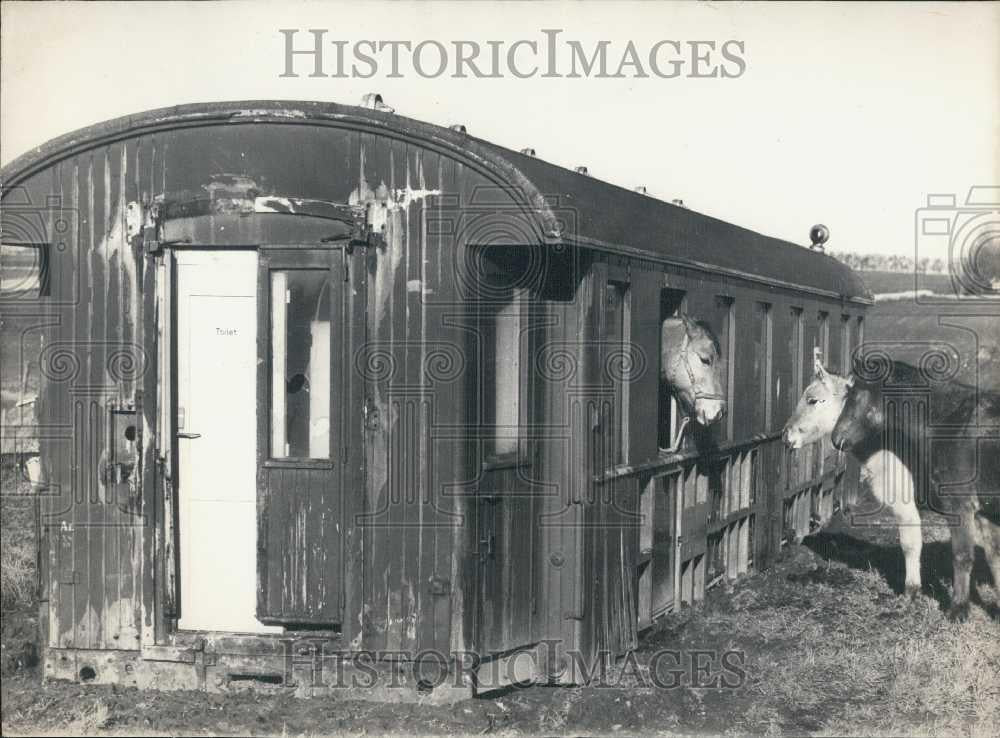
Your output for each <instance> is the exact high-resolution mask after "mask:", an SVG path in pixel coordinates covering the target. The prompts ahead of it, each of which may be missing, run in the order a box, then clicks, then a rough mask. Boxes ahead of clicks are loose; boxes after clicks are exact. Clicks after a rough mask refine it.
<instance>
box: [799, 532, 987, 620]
mask: <svg viewBox="0 0 1000 738" xmlns="http://www.w3.org/2000/svg"><path fill="white" fill-rule="evenodd" d="M802 545H804V546H806V547H807V548H809V549H810V550H812V551H813V552H814V553H815V554H816V555H818V556H821V557H822V558H824V559H826V560H827V561H831V560H832V561H839V562H841V563H843V564H846V565H847V566H848V567H850V568H851V569H859V570H867V569H874V570H875V571H877V572H878V573H879V574H881V575H882V577H884V578H885V581H886V583H887V584H888V585H889V587H891V588H892V590H893V592H895V593H896V594H899V595H901V594H903V592H904V590H905V579H904V575H905V571H906V564H905V562H904V560H903V550H902V549H901V548H900V547H899V544H898V543H897V544H893V545H880V544H877V543H872V542H871V541H866V540H864V539H863V538H856V537H854V536H852V535H850V534H848V533H844V532H843V531H826V530H821V531H818V532H816V533H814V534H812V535H810V536H807V537H806V538H805V539H804V540H803V541H802ZM953 575H954V569H953V567H952V562H951V542H950V541H929V542H926V543H924V546H923V549H922V550H921V552H920V578H921V582H922V584H923V589H922V591H923V593H924V594H925V595H928V596H930V597H932V598H934V600H936V601H937V603H938V604H939V605H940V607H941V609H943V610H947V609H948V608H949V607H950V606H951V585H952V578H953ZM972 582H973V584H974V585H978V584H980V583H983V584H991V583H993V577H992V575H991V574H990V570H989V566H988V565H987V563H986V558H985V556H984V555H983V551H982V549H981V548H979V547H977V548H976V561H975V564H974V565H973V567H972ZM994 586H997V587H998V588H1000V582H997V583H994ZM972 600H973V602H976V603H977V604H979V605H981V606H983V607H984V608H985V609H986V610H987V611H988V612H989V614H990V615H991V616H992V617H994V618H996V617H997V615H998V610H1000V608H998V607H997V605H987V604H985V603H984V602H983V601H982V600H981V599H980V598H979V595H978V593H977V592H975V591H974V592H973V595H972Z"/></svg>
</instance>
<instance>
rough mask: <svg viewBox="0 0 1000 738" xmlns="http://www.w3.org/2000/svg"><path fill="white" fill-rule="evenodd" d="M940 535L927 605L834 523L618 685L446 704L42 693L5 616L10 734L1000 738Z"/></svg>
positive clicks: (932, 536)
mask: <svg viewBox="0 0 1000 738" xmlns="http://www.w3.org/2000/svg"><path fill="white" fill-rule="evenodd" d="M6 481H9V480H6ZM27 511H28V508H27V506H26V505H25V504H24V500H19V499H15V498H11V497H10V496H9V495H8V496H5V498H4V500H3V518H4V531H5V533H6V532H9V531H10V530H12V529H14V528H20V529H21V530H22V531H27V530H28V528H27V527H25V526H26V525H27V519H28V512H27ZM868 522H869V524H870V523H871V522H873V521H870V520H869V521H868ZM883 522H885V521H883ZM927 522H928V523H929V525H927V526H925V547H924V552H923V553H924V555H923V574H924V581H925V586H924V593H923V595H922V596H921V597H919V598H918V599H917V600H915V601H911V600H909V599H906V598H904V597H902V596H900V592H901V591H902V573H903V561H902V555H901V553H900V551H899V547H898V544H897V540H898V534H897V533H896V531H895V530H894V529H892V528H891V527H870V525H869V526H868V527H857V526H855V527H852V526H851V525H850V523H849V522H848V521H846V520H844V519H842V518H838V519H836V520H835V521H833V523H832V524H831V525H830V526H828V527H827V529H825V530H823V531H821V532H819V533H818V534H816V535H813V536H810V537H809V538H807V539H806V540H805V542H804V543H803V545H798V546H792V547H790V548H788V549H786V551H785V552H784V554H783V556H782V557H781V559H780V560H779V561H778V562H777V564H776V565H775V566H773V567H772V568H771V569H770V570H768V571H766V572H761V573H757V574H755V575H753V576H750V577H747V578H746V579H744V580H742V581H741V582H740V583H738V584H737V585H736V586H735V587H733V588H731V589H728V591H727V588H725V587H717V588H715V589H714V590H712V591H711V592H710V593H709V595H708V597H707V599H706V601H705V602H704V603H703V604H702V605H700V606H698V607H696V608H687V609H684V610H683V611H682V612H680V613H676V614H674V615H672V616H669V617H668V618H666V619H665V620H664V621H663V622H662V623H660V624H659V626H658V627H657V628H655V629H654V630H653V631H652V632H651V633H648V634H647V635H646V637H645V638H644V639H643V641H642V643H641V647H640V650H639V653H638V654H637V658H636V662H635V663H628V662H626V663H619V664H617V665H615V666H614V667H612V669H611V670H610V671H609V676H608V679H607V680H606V683H610V685H611V686H606V687H585V688H556V687H545V686H532V687H526V688H513V689H508V690H507V691H504V692H502V693H493V694H490V695H486V696H482V697H479V698H477V699H474V700H468V701H465V702H462V703H458V704H456V705H452V706H447V707H433V706H423V705H398V704H395V705H389V704H378V703H372V702H364V701H352V700H350V699H342V698H337V699H313V700H297V699H294V698H290V697H281V696H263V695H255V694H252V693H243V694H237V695H226V696H219V695H207V694H203V693H198V692H175V693H156V692H145V693H143V692H139V691H137V690H134V689H118V688H113V687H102V686H83V685H77V684H69V683H53V682H50V683H43V682H42V681H41V678H40V672H39V669H38V667H37V665H36V664H34V663H33V659H32V658H31V656H32V654H33V653H34V647H33V641H34V637H35V634H34V625H35V620H34V618H35V613H34V611H33V609H32V608H28V607H21V608H14V609H11V608H8V609H7V610H6V611H5V612H4V614H3V647H4V648H3V652H4V660H3V671H4V676H3V681H2V688H0V689H2V723H3V734H4V735H24V734H37V733H48V734H54V735H59V734H82V733H86V734H122V735H132V734H137V733H144V734H145V733H148V734H171V735H205V734H240V735H282V736H286V735H322V734H331V733H354V734H388V733H405V734H444V733H459V734H498V735H499V734H503V735H514V734H539V733H541V734H547V735H606V734H612V735H613V734H623V735H628V734H636V733H656V734H661V735H678V734H688V735H690V734H726V735H738V734H764V735H787V734H795V735H803V734H810V735H848V734H855V735H857V734H864V735H982V736H987V735H988V736H994V735H998V734H1000V677H998V674H1000V628H998V626H997V624H996V622H995V621H993V620H991V619H990V617H989V614H993V615H994V616H995V615H996V613H997V610H998V606H1000V597H998V596H997V591H996V590H995V589H994V588H993V587H992V586H990V584H989V583H990V582H991V579H990V576H989V574H988V572H987V571H986V568H985V566H984V563H983V562H982V561H979V562H978V563H977V568H976V572H975V578H976V580H977V581H978V583H979V590H980V592H981V594H982V597H981V600H980V602H979V606H977V607H976V608H974V614H973V617H972V619H971V621H970V622H968V623H965V624H961V625H956V624H953V623H951V622H949V621H948V620H947V618H945V616H944V612H943V610H944V608H945V607H946V606H947V604H948V600H949V591H950V581H949V580H950V576H951V564H950V552H949V550H950V546H949V543H948V532H947V529H945V528H943V527H938V526H935V525H934V523H935V522H936V523H938V524H939V525H940V521H939V520H936V519H934V518H933V517H929V518H928V519H927ZM25 534H26V533H25ZM663 649H670V650H673V651H677V652H680V654H679V657H678V658H674V657H671V658H672V659H673V660H671V661H668V662H666V663H668V664H669V665H670V666H672V667H675V668H676V665H677V664H680V669H679V672H680V676H679V678H673V679H662V678H661V687H657V686H654V685H652V684H651V682H650V679H649V678H648V677H649V676H650V674H649V671H648V670H649V666H650V664H651V663H655V661H656V659H655V657H654V654H656V653H657V651H659V650H663ZM698 651H709V652H715V653H716V654H718V653H720V652H730V653H731V654H738V656H734V657H733V658H735V659H738V660H737V661H735V662H731V663H737V664H738V665H739V666H740V669H739V670H738V672H730V673H728V674H727V675H724V676H729V677H730V678H728V679H725V678H723V679H719V680H718V684H716V685H711V682H712V678H711V677H709V678H707V679H701V681H699V682H696V683H697V684H702V685H704V684H709V686H700V687H699V686H693V684H694V683H693V682H692V678H693V677H692V675H691V667H692V660H693V659H694V658H697V657H696V656H695V655H694V654H695V653H696V652H698ZM709 658H710V659H711V658H712V657H709ZM660 663H661V665H662V663H663V662H662V661H661V662H660ZM715 664H716V672H718V661H715ZM739 673H741V674H742V676H739V678H736V676H734V675H737V674H739ZM664 682H666V683H665V684H664ZM670 682H677V683H676V684H672V683H670Z"/></svg>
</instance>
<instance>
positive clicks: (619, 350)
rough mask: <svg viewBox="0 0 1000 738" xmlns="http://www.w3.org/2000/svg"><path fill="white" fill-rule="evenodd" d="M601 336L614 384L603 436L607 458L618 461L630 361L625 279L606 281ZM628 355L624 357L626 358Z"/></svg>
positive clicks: (622, 456) (624, 443)
mask: <svg viewBox="0 0 1000 738" xmlns="http://www.w3.org/2000/svg"><path fill="white" fill-rule="evenodd" d="M604 321H605V322H604V326H605V339H606V340H607V342H608V351H609V352H610V353H609V356H608V362H607V363H606V364H605V366H606V367H607V369H608V371H609V374H610V375H611V376H610V378H611V382H612V384H613V385H614V393H615V400H614V411H615V419H614V425H615V427H614V429H613V430H612V432H611V433H610V434H609V435H608V436H607V437H608V438H609V440H610V443H611V447H610V448H609V449H608V458H609V459H610V460H611V462H612V463H615V464H621V463H624V462H625V461H626V460H627V459H628V406H629V396H628V392H629V376H628V370H629V366H630V364H631V349H632V336H631V322H632V321H631V316H630V305H629V288H628V284H627V283H625V282H608V289H607V293H606V298H605V307H604ZM626 357H628V358H626Z"/></svg>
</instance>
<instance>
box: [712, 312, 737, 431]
mask: <svg viewBox="0 0 1000 738" xmlns="http://www.w3.org/2000/svg"><path fill="white" fill-rule="evenodd" d="M715 306H716V310H717V311H718V312H720V313H722V323H723V326H722V333H721V335H720V338H719V341H720V342H721V343H722V353H723V356H722V360H723V361H724V362H725V367H726V371H725V373H724V375H723V381H724V382H725V385H726V386H725V393H726V405H727V406H728V407H729V412H728V413H726V438H727V439H728V440H730V441H731V440H733V434H734V432H735V431H734V429H735V426H734V425H733V419H734V418H735V417H736V406H735V403H736V394H735V392H734V389H735V385H736V301H735V300H734V299H733V298H732V297H729V296H728V295H718V296H716V298H715Z"/></svg>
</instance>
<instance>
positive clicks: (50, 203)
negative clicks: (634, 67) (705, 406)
mask: <svg viewBox="0 0 1000 738" xmlns="http://www.w3.org/2000/svg"><path fill="white" fill-rule="evenodd" d="M532 154H533V152H530V151H526V152H522V153H517V152H514V151H510V150H507V149H504V148H501V147H499V146H495V145H492V144H490V143H487V142H485V141H482V140H479V139H476V138H474V137H472V136H470V135H468V134H467V133H466V132H465V130H464V129H463V128H461V127H453V128H450V129H449V128H443V127H438V126H434V125H429V124H425V123H422V122H418V121H414V120H409V119H406V118H403V117H401V116H397V115H394V114H392V113H390V112H386V111H384V110H378V109H373V108H372V107H363V108H357V107H346V106H340V105H334V104H327V103H291V102H240V103H215V104H199V105H186V106H181V107H175V108H168V109H161V110H156V111H152V112H148V113H143V114H139V115H135V116H129V117H125V118H120V119H118V120H114V121H111V122H108V123H104V124H100V125H97V126H94V127H91V128H88V129H85V130H82V131H79V132H76V133H73V134H70V135H68V136H64V137H62V138H59V139H56V140H54V141H52V142H51V143H49V144H46V145H45V146H43V147H41V148H40V149H38V150H36V151H32V152H30V153H28V154H26V155H24V156H22V157H21V158H19V159H17V160H15V161H14V162H12V163H11V164H10V165H8V166H7V167H5V168H4V169H3V171H2V184H3V199H2V211H0V214H2V224H3V231H2V235H3V254H2V260H3V262H2V263H3V264H4V270H5V274H4V291H3V295H2V306H3V307H2V310H3V313H4V316H5V317H6V318H8V319H10V320H14V321H21V323H20V324H22V325H24V326H26V327H25V328H24V331H23V334H22V338H24V340H22V341H21V342H20V344H19V345H23V346H36V347H38V348H37V350H35V351H34V352H22V353H23V354H24V355H23V356H21V357H20V358H21V360H22V361H23V362H24V364H25V366H26V367H27V374H29V375H30V374H31V373H32V372H33V373H34V374H35V375H36V376H37V377H38V380H39V382H40V392H39V399H38V401H37V403H36V407H35V412H34V414H33V417H32V418H27V416H26V415H23V414H22V415H16V416H15V414H14V413H8V418H7V421H6V422H5V427H4V434H5V437H6V438H5V445H6V444H13V445H14V446H18V445H19V444H20V445H21V446H24V447H28V446H31V445H32V444H35V443H37V444H38V446H39V448H40V455H39V460H40V464H38V465H37V466H38V468H39V472H38V474H37V478H36V479H35V480H34V481H35V484H36V487H37V489H38V494H39V516H38V519H39V531H40V559H39V573H40V599H41V604H40V611H39V623H40V629H41V642H42V644H43V646H44V669H45V675H46V676H47V677H49V678H64V679H73V680H79V681H92V682H96V683H102V682H117V683H124V684H138V685H140V686H144V685H147V686H154V687H159V688H194V689H208V690H226V689H235V688H237V687H239V686H242V685H246V684H252V685H256V686H258V687H261V688H266V689H275V690H286V689H287V690H294V691H296V693H300V694H317V693H319V692H321V691H322V690H323V689H324V688H328V687H330V686H331V685H330V684H329V683H328V682H329V680H327V681H324V680H323V679H318V678H317V677H316V675H317V667H319V668H322V669H323V670H324V671H323V673H324V674H326V675H327V676H328V677H329V675H331V674H342V673H343V672H342V670H341V667H343V666H344V665H345V664H347V665H349V666H350V665H352V664H353V666H354V667H357V665H358V659H359V656H360V655H362V654H367V656H366V657H365V658H367V659H369V660H368V661H366V662H365V663H366V665H367V666H368V667H370V668H371V669H373V670H374V669H388V670H390V671H393V673H394V674H396V675H397V676H399V675H402V676H400V679H403V683H405V684H407V685H409V686H411V687H414V688H415V689H417V690H418V691H420V690H424V689H425V688H427V687H428V685H429V686H431V687H433V686H437V685H438V684H439V683H440V682H441V681H442V680H440V679H439V680H437V681H436V682H433V683H431V684H429V682H428V677H427V676H426V673H425V672H426V668H425V667H426V666H427V662H428V661H435V659H436V660H437V661H438V662H439V663H438V668H440V667H441V666H442V665H444V666H446V667H448V668H449V669H450V672H449V673H450V675H457V676H456V677H455V679H450V678H449V680H448V682H447V683H448V684H450V685H452V686H455V685H457V686H458V687H459V689H460V691H463V693H464V692H467V691H468V690H469V689H471V688H472V687H473V685H474V684H478V685H479V688H480V689H483V688H488V687H489V686H493V685H498V684H501V683H503V682H505V681H509V680H510V679H511V678H514V677H518V678H520V677H521V676H523V675H524V674H523V671H519V669H522V667H524V665H525V664H527V665H528V666H527V667H524V668H527V669H528V671H529V672H530V673H531V674H532V675H533V676H535V677H539V678H542V679H546V680H551V681H555V682H562V683H579V682H581V681H584V680H586V679H587V677H588V674H590V673H592V670H591V669H590V665H592V664H593V663H594V659H596V658H600V657H602V655H605V656H609V657H614V656H618V655H621V654H623V653H625V652H627V651H628V650H630V649H633V648H635V647H636V645H637V638H638V634H639V633H640V631H642V630H643V629H645V628H648V627H649V626H651V625H653V624H654V623H655V621H656V620H657V618H658V617H660V616H662V615H663V614H665V613H667V612H670V611H671V610H674V609H677V608H680V607H682V606H685V605H689V604H694V603H696V602H698V601H699V600H700V599H702V598H703V596H704V593H705V590H706V589H707V588H708V587H710V586H712V585H713V584H714V583H717V582H719V581H722V580H723V579H730V580H731V579H736V578H738V577H740V576H742V575H745V574H747V573H748V572H750V571H753V570H756V569H761V568H763V567H765V566H767V564H768V562H769V561H770V560H771V559H772V558H773V557H774V556H775V554H776V553H777V552H778V550H779V549H780V546H781V545H782V542H783V540H784V539H785V538H787V536H788V535H790V534H791V533H790V532H793V533H795V534H798V535H804V534H805V533H806V532H808V530H809V525H810V521H811V519H812V518H814V517H816V516H818V517H820V518H824V517H827V516H829V515H830V514H831V513H832V512H833V509H834V507H835V506H836V504H837V502H838V500H839V499H840V498H841V497H842V496H843V495H845V494H851V493H852V491H853V489H854V487H855V485H856V483H857V470H856V469H854V468H850V467H849V466H848V465H847V462H846V461H844V459H843V457H842V456H838V455H837V454H836V453H832V452H830V451H829V449H824V448H819V447H816V448H806V449H802V450H800V451H797V452H789V451H786V450H785V449H784V447H783V445H782V444H781V441H780V438H779V434H780V429H781V426H782V424H783V422H784V420H785V418H787V417H788V415H789V414H790V413H791V411H792V409H793V408H794V406H795V403H796V400H797V399H798V397H799V395H800V394H801V391H802V388H803V382H804V381H807V377H808V375H807V374H806V372H807V371H809V370H810V368H811V366H812V361H813V354H814V349H815V348H817V347H818V349H819V350H820V351H821V352H822V356H823V357H825V361H826V363H827V365H828V366H829V367H830V368H833V369H837V370H846V369H847V367H848V366H849V363H848V362H849V355H850V353H851V351H852V349H853V348H854V347H856V346H857V345H858V344H859V343H860V342H861V340H862V338H863V330H864V312H865V309H866V306H867V305H868V304H870V299H869V296H868V295H867V292H866V290H865V288H864V286H863V283H862V282H861V280H860V279H859V278H858V277H857V275H855V274H854V273H853V272H851V271H850V270H849V269H848V268H847V267H845V266H843V265H841V264H839V263H838V262H836V261H835V260H834V259H832V258H831V257H829V256H826V255H824V254H822V253H819V251H817V250H811V249H809V248H805V247H802V246H799V245H795V244H791V243H787V242H783V241H779V240H776V239H772V238H768V237H765V236H762V235H759V234H757V233H754V232H752V231H749V230H746V229H743V228H740V227H738V226H735V225H731V224H729V223H725V222H723V221H720V220H717V219H715V218H713V217H709V216H707V215H703V214H701V213H698V212H695V211H694V210H691V209H688V208H685V207H683V206H682V205H679V204H674V203H668V202H665V201H661V200H659V199H656V198H654V197H651V196H648V195H646V194H644V193H642V192H636V191H632V190H628V189H622V188H620V187H617V186H614V185H611V184H608V183H606V182H602V181H600V180H599V179H597V178H595V177H591V176H588V175H587V174H586V173H585V172H582V171H569V170H567V169H564V168H561V167H558V166H554V165H552V164H549V163H547V162H545V161H543V160H542V159H540V158H538V157H536V156H534V155H532ZM677 314H686V315H689V316H691V317H693V318H696V319H699V320H702V321H705V322H706V323H707V324H708V325H709V326H711V328H712V330H713V332H714V333H715V335H716V337H717V339H718V342H719V345H720V348H721V356H722V358H723V361H724V362H725V364H724V370H723V374H724V380H725V381H724V384H725V393H726V400H727V404H728V408H729V411H728V414H727V416H726V417H725V419H724V420H722V421H721V422H719V423H717V424H715V425H714V426H711V427H708V428H701V427H699V428H694V427H693V426H689V428H688V430H687V431H686V432H685V431H682V429H681V425H682V423H681V418H680V416H681V414H682V413H681V412H680V409H679V407H678V404H677V402H676V400H674V399H672V397H671V395H670V393H669V388H667V387H665V386H664V385H663V384H662V382H661V381H660V380H659V365H660V360H661V346H660V336H661V331H660V328H661V324H662V322H663V321H664V320H667V319H669V318H670V317H671V316H674V315H677ZM33 333H34V334H36V337H37V336H38V335H40V341H35V342H32V341H31V340H29V339H31V338H32V334H33ZM6 354H7V348H6V347H5V359H4V360H5V361H7V358H6ZM678 437H680V441H679V442H678ZM525 653H527V655H528V658H524V659H521V660H520V661H518V658H517V657H519V656H521V655H523V654H525ZM430 654H442V655H443V656H442V657H440V658H439V657H436V656H434V657H429V656H428V655H430ZM460 654H465V655H466V656H467V655H468V654H474V656H473V657H472V665H471V666H468V665H466V667H467V668H459V667H457V666H456V663H455V661H454V660H455V659H458V658H459V655H460ZM442 658H443V661H442V660H441V659H442ZM463 658H464V657H463ZM515 661H516V662H517V663H516V664H514V662H515ZM512 664H514V665H513V666H512ZM498 665H501V666H502V667H503V668H496V667H497V666H498ZM411 667H414V668H411ZM508 667H510V668H508ZM397 672H398V673H397ZM512 675H513V676H512ZM404 677H405V678H404ZM407 680H409V681H407ZM437 691H438V690H434V692H437Z"/></svg>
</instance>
